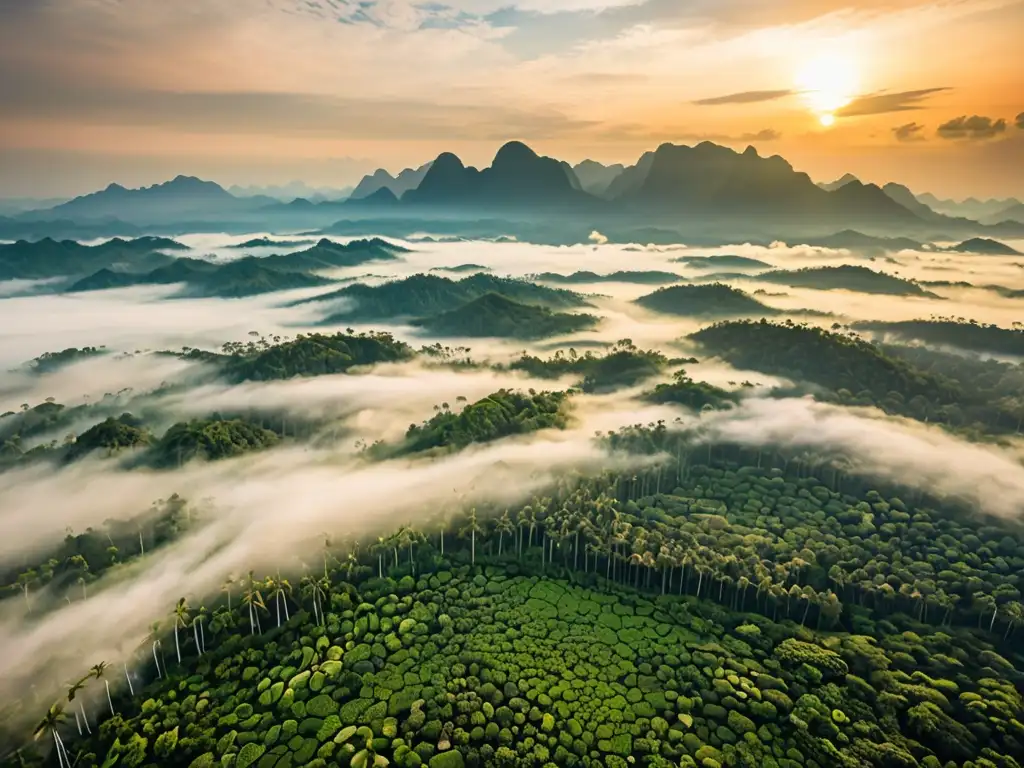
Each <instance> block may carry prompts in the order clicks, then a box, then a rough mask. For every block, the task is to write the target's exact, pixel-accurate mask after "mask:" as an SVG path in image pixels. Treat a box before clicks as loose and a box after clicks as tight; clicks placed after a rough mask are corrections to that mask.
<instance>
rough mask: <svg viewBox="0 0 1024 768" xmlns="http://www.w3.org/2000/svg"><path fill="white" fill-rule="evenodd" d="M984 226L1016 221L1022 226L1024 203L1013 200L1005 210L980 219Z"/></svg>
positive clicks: (1023, 221) (1001, 209) (1002, 209)
mask: <svg viewBox="0 0 1024 768" xmlns="http://www.w3.org/2000/svg"><path fill="white" fill-rule="evenodd" d="M981 221H982V223H984V224H999V223H1001V222H1003V221H1016V222H1018V223H1021V224H1024V203H1021V202H1018V201H1016V200H1014V201H1013V202H1011V203H1010V204H1009V205H1007V206H1006V207H1005V208H1000V209H999V210H998V211H996V212H995V213H992V214H989V215H988V216H986V217H984V218H982V219H981Z"/></svg>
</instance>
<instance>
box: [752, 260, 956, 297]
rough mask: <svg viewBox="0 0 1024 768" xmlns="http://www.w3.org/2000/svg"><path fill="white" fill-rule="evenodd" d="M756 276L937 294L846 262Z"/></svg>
mask: <svg viewBox="0 0 1024 768" xmlns="http://www.w3.org/2000/svg"><path fill="white" fill-rule="evenodd" d="M756 279H757V280H759V281H764V282H767V283H778V284H779V285H788V286H791V287H793V288H813V289H816V290H819V291H834V290H845V291H857V292H858V293H879V294H885V295H890V296H922V297H930V298H939V297H937V296H936V295H935V294H934V293H931V292H930V291H926V290H925V289H924V288H922V287H921V286H920V285H918V284H917V283H915V282H913V281H911V280H904V279H903V278H901V277H895V276H893V275H888V274H886V273H884V272H875V271H874V270H872V269H868V268H867V267H861V266H853V265H849V264H844V265H842V266H839V267H807V268H804V269H796V270H777V271H774V272H763V273H761V274H759V275H757V278H756Z"/></svg>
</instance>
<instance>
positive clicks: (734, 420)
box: [701, 398, 1024, 517]
mask: <svg viewBox="0 0 1024 768" xmlns="http://www.w3.org/2000/svg"><path fill="white" fill-rule="evenodd" d="M701 428H702V429H703V430H704V434H705V439H710V440H716V441H726V442H738V443H742V444H747V445H783V446H790V447H794V448H800V449H806V450H811V451H814V452H815V453H816V454H817V455H819V456H820V457H821V458H822V459H827V458H829V457H830V456H834V457H842V458H844V459H846V460H847V461H850V462H851V463H852V470H853V472H854V473H860V474H864V475H867V476H869V477H875V478H879V479H885V480H889V481H892V482H895V483H899V484H900V485H909V486H912V487H917V488H921V489H923V490H926V491H928V492H929V493H933V494H938V495H947V496H950V497H954V498H957V499H959V500H961V501H966V502H968V503H969V504H970V505H972V506H974V507H976V508H978V509H979V511H981V512H983V513H985V514H990V515H998V516H1001V517H1020V514H1021V509H1022V508H1024V467H1022V466H1021V465H1020V463H1019V462H1018V461H1017V459H1016V458H1015V457H1014V456H1013V455H1012V454H1010V453H1008V452H1006V451H1001V450H999V449H997V448H994V447H990V446H986V445H981V444H976V443H967V442H965V441H963V440H961V439H959V438H956V437H954V436H952V435H950V434H949V433H948V432H946V431H944V430H942V429H940V428H937V427H927V426H924V425H922V424H919V423H916V422H911V421H908V420H905V419H896V418H889V417H886V416H884V414H882V412H881V411H877V410H874V409H856V410H854V409H849V408H843V407H840V406H834V405H828V404H825V403H817V402H815V401H813V400H811V399H809V398H790V399H783V400H764V399H750V400H747V401H745V402H744V403H743V404H742V405H741V406H740V407H739V408H736V409H733V410H731V411H724V412H716V413H711V414H706V417H705V418H702V419H701Z"/></svg>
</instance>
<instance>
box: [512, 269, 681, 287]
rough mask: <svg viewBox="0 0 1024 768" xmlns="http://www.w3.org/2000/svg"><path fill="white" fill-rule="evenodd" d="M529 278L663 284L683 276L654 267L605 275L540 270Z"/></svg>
mask: <svg viewBox="0 0 1024 768" xmlns="http://www.w3.org/2000/svg"><path fill="white" fill-rule="evenodd" d="M529 279H530V280H537V281H539V282H542V283H564V284H566V285H572V284H577V283H639V284H641V285H664V284H665V283H679V282H682V281H683V280H684V279H685V278H683V277H680V276H679V275H677V274H675V273H674V272H662V271H659V270H656V269H651V270H621V271H619V272H611V273H609V274H607V275H599V274H597V273H596V272H573V273H572V274H571V275H562V274H559V273H557V272H541V273H540V274H537V275H530V276H529Z"/></svg>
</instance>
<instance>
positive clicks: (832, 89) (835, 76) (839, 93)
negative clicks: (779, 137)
mask: <svg viewBox="0 0 1024 768" xmlns="http://www.w3.org/2000/svg"><path fill="white" fill-rule="evenodd" d="M796 84H797V87H798V88H799V89H800V95H801V97H802V98H803V100H804V103H805V104H806V105H807V107H808V109H810V110H811V112H813V113H814V114H815V115H817V117H818V121H819V122H820V123H821V124H822V125H823V126H825V127H826V128H827V127H829V126H831V125H833V124H834V123H835V120H836V118H835V113H836V111H837V110H839V109H841V108H842V107H845V106H846V105H847V104H849V103H850V102H851V101H852V100H853V97H854V94H855V93H856V92H857V85H858V76H857V67H856V65H855V63H854V60H853V58H851V57H850V56H848V55H844V54H841V53H825V54H821V55H819V56H817V57H815V58H813V59H809V60H808V61H807V62H806V63H805V64H804V66H803V68H802V69H801V70H800V72H799V73H798V74H797V77H796Z"/></svg>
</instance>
